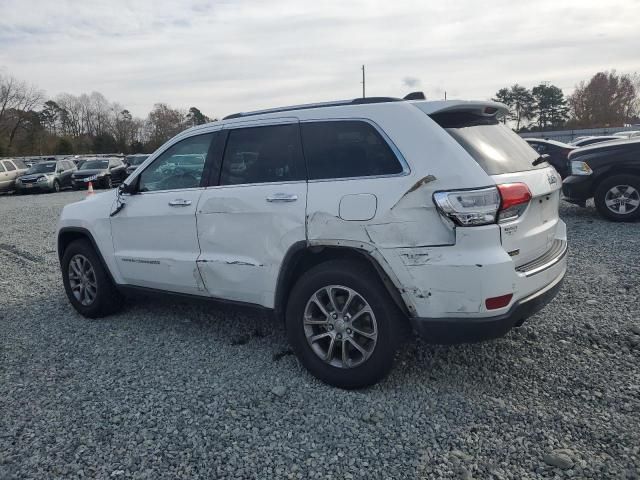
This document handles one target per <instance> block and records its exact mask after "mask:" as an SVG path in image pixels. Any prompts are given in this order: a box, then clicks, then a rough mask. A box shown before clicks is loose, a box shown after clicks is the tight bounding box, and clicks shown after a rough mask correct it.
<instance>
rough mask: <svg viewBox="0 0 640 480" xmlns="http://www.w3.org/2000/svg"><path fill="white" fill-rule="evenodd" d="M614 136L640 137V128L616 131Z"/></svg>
mask: <svg viewBox="0 0 640 480" xmlns="http://www.w3.org/2000/svg"><path fill="white" fill-rule="evenodd" d="M613 136H614V137H622V138H635V137H640V130H625V131H622V132H616V133H614V134H613Z"/></svg>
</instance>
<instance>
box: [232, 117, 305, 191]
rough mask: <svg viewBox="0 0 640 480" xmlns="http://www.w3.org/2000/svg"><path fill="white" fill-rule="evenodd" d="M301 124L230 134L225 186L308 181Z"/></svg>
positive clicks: (238, 131)
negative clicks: (301, 146) (301, 139)
mask: <svg viewBox="0 0 640 480" xmlns="http://www.w3.org/2000/svg"><path fill="white" fill-rule="evenodd" d="M304 179H305V172H304V163H303V161H302V151H301V148H300V132H299V130H298V125H297V124H287V125H269V126H264V127H251V128H237V129H233V130H230V131H229V138H228V140H227V146H226V148H225V151H224V157H223V159H222V173H221V175H220V184H221V185H240V184H246V183H270V182H291V181H296V180H304Z"/></svg>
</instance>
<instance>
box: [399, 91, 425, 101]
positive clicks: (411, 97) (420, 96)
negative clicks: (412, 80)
mask: <svg viewBox="0 0 640 480" xmlns="http://www.w3.org/2000/svg"><path fill="white" fill-rule="evenodd" d="M426 99H427V97H425V96H424V93H422V92H411V93H410V94H408V95H405V97H404V98H403V100H426Z"/></svg>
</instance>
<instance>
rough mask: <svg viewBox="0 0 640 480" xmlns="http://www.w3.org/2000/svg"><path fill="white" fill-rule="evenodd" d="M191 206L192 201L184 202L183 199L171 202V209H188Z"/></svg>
mask: <svg viewBox="0 0 640 480" xmlns="http://www.w3.org/2000/svg"><path fill="white" fill-rule="evenodd" d="M189 205H191V200H183V199H181V198H177V199H175V200H171V201H170V202H169V206H170V207H188V206H189Z"/></svg>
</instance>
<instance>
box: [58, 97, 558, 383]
mask: <svg viewBox="0 0 640 480" xmlns="http://www.w3.org/2000/svg"><path fill="white" fill-rule="evenodd" d="M506 111H507V109H506V106H504V105H502V104H499V103H493V102H463V101H439V102H428V101H407V100H400V99H392V98H371V99H357V100H354V101H341V102H334V103H329V104H327V103H325V104H316V105H304V106H297V107H287V108H279V109H273V110H266V111H261V112H253V113H242V114H234V115H231V116H228V117H226V118H225V119H224V120H223V121H219V122H215V123H210V124H206V125H202V126H197V127H193V128H191V129H189V130H186V131H185V132H182V133H180V134H179V135H177V136H176V137H174V138H173V139H172V140H170V141H169V142H167V143H166V144H165V145H163V146H162V147H161V148H160V149H159V150H157V151H156V152H155V153H154V154H153V155H152V156H151V158H150V159H149V160H150V161H148V162H147V163H146V164H145V165H144V166H143V167H142V168H139V169H138V170H136V171H135V172H134V173H133V174H132V175H131V176H130V177H128V178H127V180H126V181H125V183H124V184H123V185H122V186H121V187H120V188H118V189H117V190H112V191H109V192H105V193H101V194H97V195H93V196H92V197H89V199H87V200H85V201H82V202H77V203H73V204H70V205H67V206H66V207H64V209H63V211H62V214H61V217H60V221H59V224H58V229H57V243H58V252H59V258H60V262H61V269H62V272H63V281H64V287H65V291H66V293H67V296H68V298H69V301H70V302H71V304H72V305H73V307H74V308H75V309H76V310H77V311H78V312H80V313H81V314H82V315H84V316H86V317H90V318H94V317H101V316H104V315H108V314H110V313H112V312H115V311H117V310H118V309H119V308H120V307H121V305H122V300H121V298H122V297H121V295H122V294H123V293H125V292H140V291H145V292H156V293H160V294H161V295H166V294H168V293H175V294H179V295H182V296H185V295H186V296H193V297H198V298H209V299H218V300H223V301H228V302H233V303H242V304H249V305H254V306H260V307H262V308H266V309H268V310H270V311H272V312H273V313H274V314H275V316H276V317H278V318H282V319H283V320H284V322H285V325H286V331H287V336H288V339H289V342H290V343H291V345H292V347H293V350H294V352H295V353H296V355H297V356H298V358H299V359H300V361H301V362H302V364H303V365H304V366H305V367H306V368H308V369H309V371H310V372H312V373H313V374H314V375H316V376H317V377H318V378H320V379H322V380H323V381H325V382H327V383H329V384H332V385H335V386H338V387H343V388H358V387H363V386H367V385H371V384H373V383H375V382H377V381H378V380H379V379H381V378H382V377H383V376H384V375H385V374H386V373H387V372H388V371H389V369H390V368H391V366H392V362H393V358H394V352H395V351H396V349H397V347H398V345H399V343H398V342H399V340H400V337H401V332H405V331H407V330H408V328H407V327H409V326H411V327H413V329H414V330H416V331H417V332H418V333H420V334H421V335H423V336H424V337H425V338H427V339H429V340H430V341H432V342H461V341H475V340H478V339H482V338H491V337H496V336H500V335H503V334H504V333H505V332H507V331H508V330H509V329H511V328H512V327H514V326H519V325H520V324H522V322H523V321H524V320H525V319H526V318H527V317H529V316H530V315H532V314H533V313H535V312H536V311H538V310H539V309H541V308H542V307H543V306H544V305H545V304H546V303H547V302H549V301H550V300H551V299H552V298H553V297H554V296H555V295H556V292H557V291H558V289H559V288H560V284H561V281H562V279H563V277H564V275H565V271H566V259H565V254H566V251H567V241H566V227H565V225H564V223H563V222H562V221H561V220H560V218H559V216H558V204H559V200H560V185H561V182H560V178H559V175H558V174H557V172H556V171H555V170H554V169H553V167H551V166H550V165H549V164H548V163H547V162H544V161H542V162H540V161H539V155H538V154H537V153H536V152H535V151H534V150H533V149H532V148H530V147H529V146H528V145H527V143H526V142H525V141H524V140H522V139H521V138H520V137H519V136H518V135H517V134H515V133H514V132H513V131H512V130H511V129H510V128H509V127H507V126H505V125H503V124H501V123H500V122H498V120H497V119H496V114H497V113H499V112H500V113H503V112H506ZM197 162H199V164H198V168H195V167H196V163H197ZM183 163H185V165H183ZM514 360H517V359H514Z"/></svg>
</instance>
